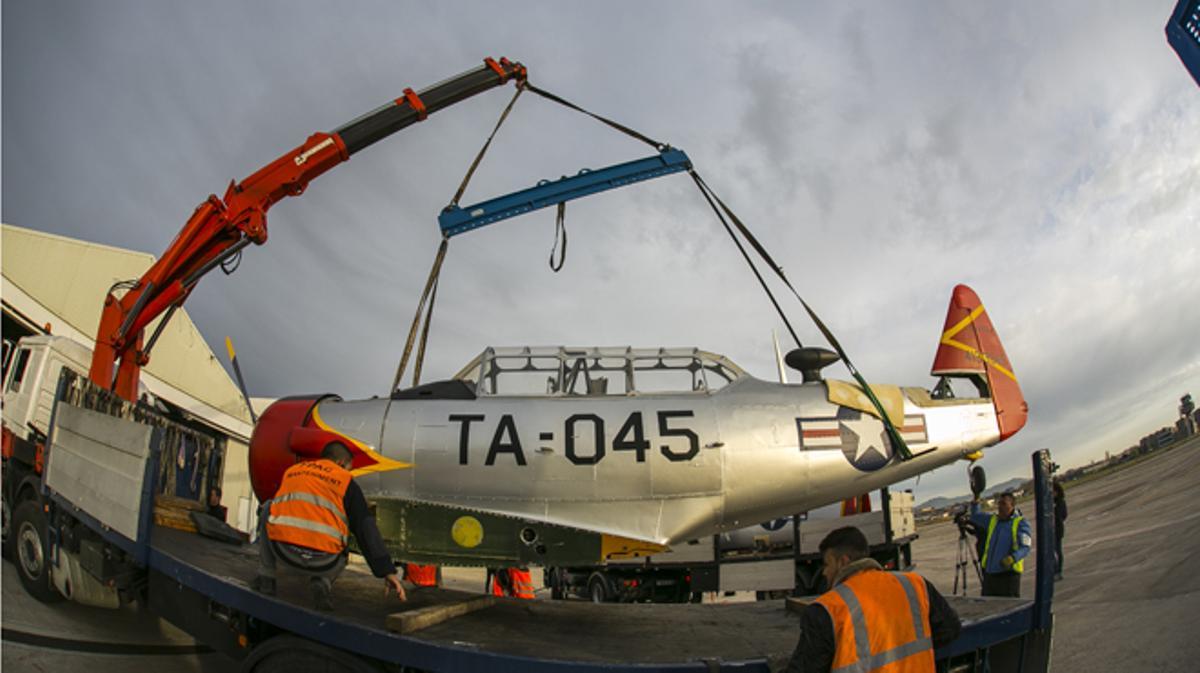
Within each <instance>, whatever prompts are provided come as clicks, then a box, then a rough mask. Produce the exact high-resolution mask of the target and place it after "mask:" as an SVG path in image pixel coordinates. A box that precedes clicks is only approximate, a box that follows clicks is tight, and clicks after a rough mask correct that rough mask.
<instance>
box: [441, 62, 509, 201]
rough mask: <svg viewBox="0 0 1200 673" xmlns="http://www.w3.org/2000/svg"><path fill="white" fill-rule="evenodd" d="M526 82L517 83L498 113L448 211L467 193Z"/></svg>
mask: <svg viewBox="0 0 1200 673" xmlns="http://www.w3.org/2000/svg"><path fill="white" fill-rule="evenodd" d="M525 86H526V82H518V83H517V91H516V93H514V94H513V97H512V100H510V101H508V105H507V106H505V108H504V111H503V112H501V113H500V119H498V120H496V127H495V128H493V129H492V134H491V135H489V136H488V138H487V140H486V141H484V143H483V147H480V148H479V154H476V155H475V161H472V162H471V167H470V168H468V169H467V174H466V175H464V176H463V179H462V183H461V184H459V185H458V191H457V192H455V193H454V198H453V199H451V200H450V205H449V206H446V208H447V209H449V208H450V207H452V206H457V205H458V202H459V200H460V199H462V196H463V192H465V191H467V184H468V183H470V182H471V177H472V176H474V175H475V169H476V168H479V162H481V161H483V155H485V154H487V151H488V148H489V147H491V145H492V139H493V138H495V137H496V133H497V132H498V131H499V130H500V126H501V125H503V124H504V120H505V119H508V113H509V112H512V109H513V106H514V105H516V104H517V99H518V98H520V97H521V92H522V91H524V90H525Z"/></svg>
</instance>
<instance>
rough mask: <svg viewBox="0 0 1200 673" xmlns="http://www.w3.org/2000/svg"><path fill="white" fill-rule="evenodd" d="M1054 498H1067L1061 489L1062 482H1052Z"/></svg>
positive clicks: (1064, 491)
mask: <svg viewBox="0 0 1200 673" xmlns="http://www.w3.org/2000/svg"><path fill="white" fill-rule="evenodd" d="M1054 497H1056V498H1065V497H1067V492H1066V490H1064V489H1063V485H1062V482H1061V481H1059V480H1057V479H1055V480H1054Z"/></svg>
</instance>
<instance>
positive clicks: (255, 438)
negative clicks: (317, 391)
mask: <svg viewBox="0 0 1200 673" xmlns="http://www.w3.org/2000/svg"><path fill="white" fill-rule="evenodd" d="M328 399H335V400H340V399H341V398H339V397H338V396H337V395H318V396H315V397H314V396H305V397H285V398H282V399H279V400H276V401H275V402H274V403H273V404H272V405H271V406H269V407H267V410H266V411H265V412H263V415H262V416H261V417H260V418H259V419H258V425H255V426H254V434H252V435H251V436H250V485H251V486H252V487H253V488H254V494H255V495H257V496H258V500H259V502H262V501H265V500H269V499H270V498H273V497H274V496H275V493H276V492H277V491H278V490H279V484H280V482H281V481H282V480H283V473H284V472H286V471H287V469H288V468H289V467H291V466H293V465H295V464H296V463H298V462H300V461H302V460H312V459H314V458H317V457H318V456H320V455H321V450H322V449H324V448H325V445H326V444H328V443H329V442H333V441H340V440H342V439H343V438H342V436H341V435H338V434H336V433H333V432H329V431H328V430H322V429H321V428H318V427H315V424H314V423H313V418H312V411H313V409H314V408H315V407H316V406H317V405H318V404H320V403H321V402H322V401H325V400H328Z"/></svg>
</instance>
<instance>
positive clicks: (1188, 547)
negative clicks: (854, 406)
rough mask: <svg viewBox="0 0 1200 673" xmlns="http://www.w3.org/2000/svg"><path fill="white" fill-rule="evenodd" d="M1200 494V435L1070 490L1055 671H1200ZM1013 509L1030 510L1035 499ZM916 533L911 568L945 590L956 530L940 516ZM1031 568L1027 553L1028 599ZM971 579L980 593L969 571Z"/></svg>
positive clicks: (950, 581) (1024, 586) (1024, 589)
mask: <svg viewBox="0 0 1200 673" xmlns="http://www.w3.org/2000/svg"><path fill="white" fill-rule="evenodd" d="M992 450H993V451H1005V450H1008V449H1007V447H1001V448H998V449H992ZM984 464H985V466H986V460H985V461H984ZM964 465H965V464H964ZM966 483H967V482H966V470H965V469H964V470H963V485H964V487H965V486H966ZM1198 495H1200V437H1193V438H1192V439H1191V440H1189V441H1188V442H1185V443H1183V444H1181V445H1178V446H1176V447H1175V448H1172V449H1169V450H1167V451H1165V452H1163V453H1160V454H1157V455H1152V456H1150V457H1148V458H1145V459H1143V460H1142V461H1140V462H1138V463H1135V464H1133V465H1130V466H1127V467H1123V468H1119V469H1118V470H1117V471H1115V472H1113V473H1111V474H1107V475H1104V476H1101V477H1099V478H1097V479H1093V480H1091V481H1088V482H1086V483H1081V484H1079V485H1077V486H1069V487H1068V488H1067V491H1066V496H1067V509H1068V517H1067V523H1066V526H1065V527H1064V528H1065V530H1066V535H1065V537H1064V539H1063V556H1064V564H1063V579H1062V580H1060V581H1059V582H1056V583H1055V585H1054V645H1053V650H1052V658H1051V663H1052V666H1051V669H1052V670H1053V671H1055V672H1056V673H1058V672H1062V673H1125V672H1127V671H1155V672H1161V673H1190V672H1191V671H1196V670H1200V664H1197V662H1198V661H1200V637H1198V636H1200V573H1197V572H1196V565H1197V559H1200V508H1197V506H1196V505H1197V503H1196V497H1197V496H1198ZM1018 507H1021V508H1023V509H1024V512H1023V513H1024V514H1025V515H1026V516H1029V517H1032V516H1033V515H1034V511H1033V502H1032V501H1028V502H1025V503H1019V504H1018ZM919 533H920V538H919V539H918V540H917V541H916V543H914V549H913V557H914V559H915V560H916V562H917V571H918V572H920V573H921V574H922V575H924V576H925V577H927V578H928V579H930V580H931V581H933V582H934V584H935V585H936V586H937V587H938V590H939V591H941V592H943V593H945V594H949V593H951V589H952V588H953V586H954V577H955V561H956V557H957V554H956V552H957V549H958V542H957V538H958V530H957V528H956V527H955V526H954V525H953V524H951V523H942V524H936V525H933V526H928V527H923V528H921V529H920V531H919ZM1051 543H1052V541H1051ZM1036 569H1037V564H1036V561H1035V560H1033V559H1032V557H1031V559H1030V560H1027V561H1026V562H1025V577H1024V578H1023V581H1022V583H1021V595H1022V596H1025V597H1029V598H1032V597H1033V595H1034V576H1035V572H1036ZM968 584H969V592H970V594H971V595H978V593H979V581H978V579H977V578H976V577H975V575H974V571H973V570H972V571H970V574H969V575H968ZM960 593H961V587H960Z"/></svg>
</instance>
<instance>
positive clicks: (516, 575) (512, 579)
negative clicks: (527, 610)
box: [492, 568, 533, 600]
mask: <svg viewBox="0 0 1200 673" xmlns="http://www.w3.org/2000/svg"><path fill="white" fill-rule="evenodd" d="M501 573H504V574H505V576H506V577H507V578H508V584H509V586H511V587H512V590H511V593H508V594H506V593H505V587H504V583H503V582H501V581H500V574H501ZM492 595H493V596H504V595H508V596H511V597H512V598H523V599H525V600H533V576H532V575H531V574H530V573H529V571H528V570H522V569H520V568H500V569H498V570H496V572H495V573H494V574H493V576H492Z"/></svg>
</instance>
